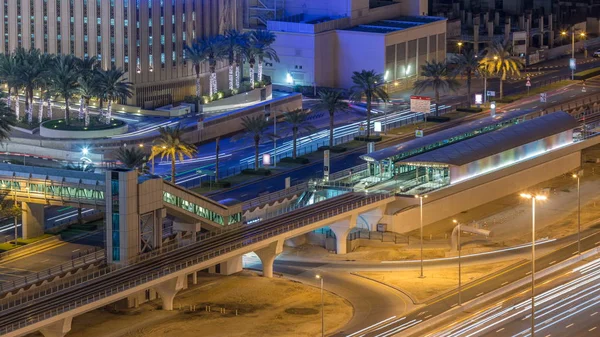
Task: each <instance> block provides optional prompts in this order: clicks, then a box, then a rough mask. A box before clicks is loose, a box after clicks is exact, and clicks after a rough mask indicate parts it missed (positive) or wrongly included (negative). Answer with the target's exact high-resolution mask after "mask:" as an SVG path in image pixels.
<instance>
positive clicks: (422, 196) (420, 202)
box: [415, 194, 427, 278]
mask: <svg viewBox="0 0 600 337" xmlns="http://www.w3.org/2000/svg"><path fill="white" fill-rule="evenodd" d="M415 198H418V199H419V206H420V217H421V275H420V276H419V277H420V278H425V276H424V275H423V198H427V194H426V195H418V194H417V195H415Z"/></svg>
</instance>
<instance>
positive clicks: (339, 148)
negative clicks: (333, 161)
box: [318, 146, 347, 153]
mask: <svg viewBox="0 0 600 337" xmlns="http://www.w3.org/2000/svg"><path fill="white" fill-rule="evenodd" d="M318 150H319V151H325V150H329V152H331V153H342V152H346V150H347V148H345V147H343V146H333V147H331V148H329V146H319V148H318Z"/></svg>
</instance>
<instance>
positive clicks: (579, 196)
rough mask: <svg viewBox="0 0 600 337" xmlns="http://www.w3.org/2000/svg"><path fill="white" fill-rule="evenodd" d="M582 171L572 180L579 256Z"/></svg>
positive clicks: (574, 175)
mask: <svg viewBox="0 0 600 337" xmlns="http://www.w3.org/2000/svg"><path fill="white" fill-rule="evenodd" d="M582 174H583V171H579V172H577V173H574V174H573V178H575V179H577V253H579V255H581V185H580V178H581V175H582Z"/></svg>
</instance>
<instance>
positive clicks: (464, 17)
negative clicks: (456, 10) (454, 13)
mask: <svg viewBox="0 0 600 337" xmlns="http://www.w3.org/2000/svg"><path fill="white" fill-rule="evenodd" d="M466 20H467V13H466V12H465V10H464V9H461V10H460V22H465V21H466Z"/></svg>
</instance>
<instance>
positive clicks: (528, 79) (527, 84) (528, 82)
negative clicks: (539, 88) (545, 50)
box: [525, 75, 531, 96]
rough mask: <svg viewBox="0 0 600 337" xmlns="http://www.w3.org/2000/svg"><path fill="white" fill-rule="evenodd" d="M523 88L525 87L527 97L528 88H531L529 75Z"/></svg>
mask: <svg viewBox="0 0 600 337" xmlns="http://www.w3.org/2000/svg"><path fill="white" fill-rule="evenodd" d="M525 86H526V87H527V95H528V96H529V88H530V87H531V78H530V77H529V75H527V83H525Z"/></svg>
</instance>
